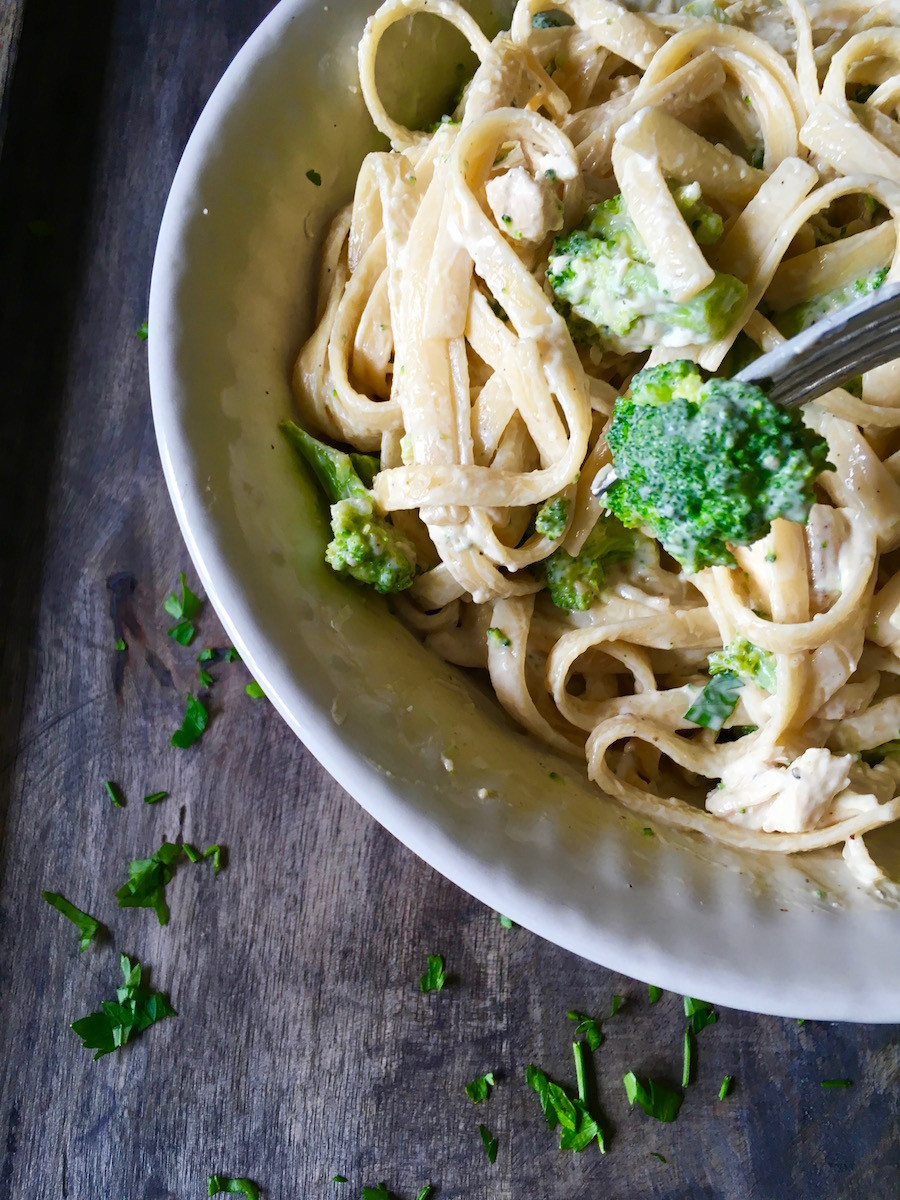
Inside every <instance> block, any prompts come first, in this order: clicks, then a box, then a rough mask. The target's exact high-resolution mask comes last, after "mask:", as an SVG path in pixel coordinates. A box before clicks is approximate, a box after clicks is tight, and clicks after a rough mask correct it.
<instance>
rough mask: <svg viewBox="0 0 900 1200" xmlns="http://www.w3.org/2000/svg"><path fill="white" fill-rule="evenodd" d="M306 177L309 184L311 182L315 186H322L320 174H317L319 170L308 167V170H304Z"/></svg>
mask: <svg viewBox="0 0 900 1200" xmlns="http://www.w3.org/2000/svg"><path fill="white" fill-rule="evenodd" d="M306 178H307V179H308V180H309V182H310V183H311V184H313V185H314V186H315V187H321V186H322V176H321V175H320V174H319V172H318V171H314V170H312V168H310V169H309V170H308V171H307V172H306Z"/></svg>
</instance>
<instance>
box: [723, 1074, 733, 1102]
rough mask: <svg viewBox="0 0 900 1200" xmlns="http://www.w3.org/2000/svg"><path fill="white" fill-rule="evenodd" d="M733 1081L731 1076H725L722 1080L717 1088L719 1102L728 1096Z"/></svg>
mask: <svg viewBox="0 0 900 1200" xmlns="http://www.w3.org/2000/svg"><path fill="white" fill-rule="evenodd" d="M733 1079H734V1076H733V1075H726V1076H725V1078H724V1079H723V1080H722V1086H721V1087H720V1088H719V1099H720V1100H724V1099H725V1097H726V1096H727V1095H728V1093H729V1091H730V1090H731V1083H732V1080H733Z"/></svg>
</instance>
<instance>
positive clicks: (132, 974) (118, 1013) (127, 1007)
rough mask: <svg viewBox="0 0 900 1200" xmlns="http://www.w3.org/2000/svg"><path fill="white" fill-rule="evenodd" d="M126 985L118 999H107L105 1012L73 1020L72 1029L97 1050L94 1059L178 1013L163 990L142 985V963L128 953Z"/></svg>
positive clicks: (124, 969)
mask: <svg viewBox="0 0 900 1200" xmlns="http://www.w3.org/2000/svg"><path fill="white" fill-rule="evenodd" d="M120 961H121V967H122V975H123V977H124V980H125V982H124V985H123V986H122V987H120V988H119V989H118V990H117V991H116V999H115V1001H112V1000H104V1001H103V1003H102V1004H101V1006H100V1007H101V1008H102V1010H103V1011H102V1012H94V1013H90V1014H89V1015H88V1016H86V1017H82V1018H81V1019H80V1020H78V1021H73V1022H72V1029H73V1030H74V1031H75V1033H76V1034H77V1035H78V1036H79V1037H80V1038H81V1042H82V1045H83V1046H85V1047H86V1048H87V1049H89V1050H96V1051H97V1053H96V1054H95V1055H94V1059H95V1060H96V1059H98V1058H102V1057H103V1055H104V1054H111V1053H112V1052H113V1050H118V1049H120V1048H121V1047H122V1046H124V1045H125V1044H126V1042H129V1041H131V1039H132V1038H133V1037H136V1036H137V1035H138V1034H139V1033H142V1032H143V1031H144V1030H145V1029H148V1028H149V1027H150V1026H151V1025H153V1024H155V1022H157V1021H161V1020H162V1019H163V1018H164V1017H174V1016H177V1014H176V1012H175V1009H174V1008H173V1007H172V1005H171V1004H170V1003H169V1001H168V1000H167V999H166V997H165V996H164V995H162V993H161V992H151V991H150V990H149V988H145V987H142V986H141V965H140V963H137V962H135V963H132V962H131V960H130V959H129V958H128V956H127V955H125V954H123V955H122V957H121V960H120Z"/></svg>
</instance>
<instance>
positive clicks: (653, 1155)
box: [650, 1150, 666, 1163]
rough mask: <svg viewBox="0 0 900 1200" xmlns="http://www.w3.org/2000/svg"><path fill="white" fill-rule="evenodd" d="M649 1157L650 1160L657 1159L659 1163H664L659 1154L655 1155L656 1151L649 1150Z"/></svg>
mask: <svg viewBox="0 0 900 1200" xmlns="http://www.w3.org/2000/svg"><path fill="white" fill-rule="evenodd" d="M650 1157H651V1158H658V1159H659V1161H660V1162H661V1163H664V1162H665V1161H666V1160H665V1159H664V1158H663V1156H662V1155H661V1154H659V1153H657V1151H656V1150H651V1151H650Z"/></svg>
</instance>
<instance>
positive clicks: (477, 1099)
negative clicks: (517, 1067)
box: [466, 1071, 494, 1104]
mask: <svg viewBox="0 0 900 1200" xmlns="http://www.w3.org/2000/svg"><path fill="white" fill-rule="evenodd" d="M493 1086H494V1072H493V1071H488V1073H487V1074H486V1075H479V1076H478V1078H477V1079H473V1080H472V1082H471V1083H467V1084H466V1095H467V1096H468V1097H469V1099H470V1100H471V1101H472V1103H473V1104H480V1103H481V1102H482V1100H487V1098H488V1093H489V1092H490V1090H491V1088H492V1087H493Z"/></svg>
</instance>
